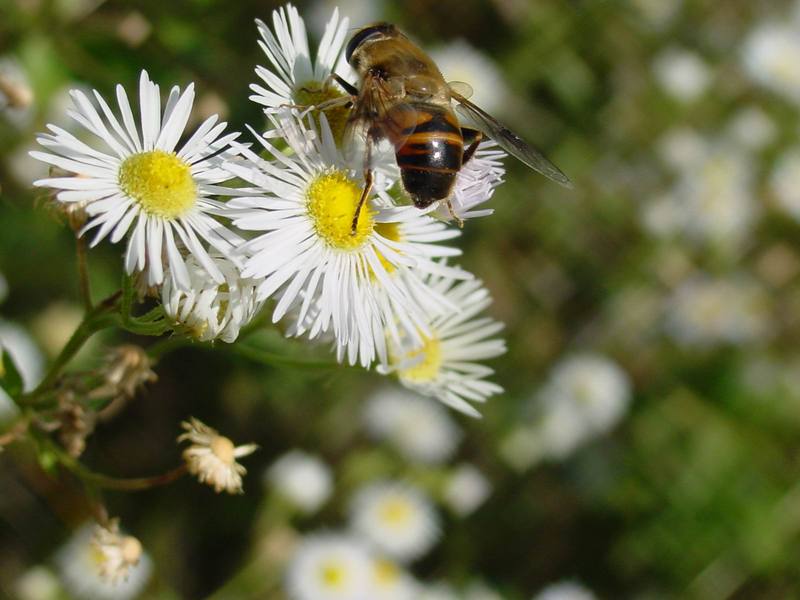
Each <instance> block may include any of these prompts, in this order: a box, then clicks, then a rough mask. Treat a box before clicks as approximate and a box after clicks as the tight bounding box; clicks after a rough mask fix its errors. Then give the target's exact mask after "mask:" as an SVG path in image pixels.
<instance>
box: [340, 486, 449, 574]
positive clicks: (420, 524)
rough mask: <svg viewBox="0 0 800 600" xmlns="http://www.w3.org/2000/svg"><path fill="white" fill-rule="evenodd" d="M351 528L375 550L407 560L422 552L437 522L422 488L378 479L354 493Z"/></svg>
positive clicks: (431, 539) (435, 534) (435, 535)
mask: <svg viewBox="0 0 800 600" xmlns="http://www.w3.org/2000/svg"><path fill="white" fill-rule="evenodd" d="M350 515H351V524H352V527H353V529H354V530H355V531H356V532H357V533H358V534H359V535H361V536H363V537H364V539H366V540H368V541H369V542H370V543H371V544H373V545H374V546H375V547H376V548H377V549H378V550H380V551H381V552H384V553H386V554H387V555H389V556H391V557H393V558H396V559H397V560H400V561H403V562H407V561H410V560H414V559H416V558H419V557H420V556H422V555H423V554H425V553H426V552H427V551H428V550H429V549H430V548H431V547H432V546H433V544H434V542H435V541H436V539H437V538H438V536H439V523H438V518H437V515H436V513H435V512H434V509H433V506H432V505H431V503H430V501H429V500H428V499H427V498H426V497H425V496H424V495H423V494H422V492H421V491H420V490H418V489H416V488H413V487H411V486H409V485H406V484H403V483H398V482H378V483H373V484H370V485H368V486H367V487H363V488H361V489H360V490H358V492H357V493H356V495H355V497H354V498H353V501H352V503H351V509H350Z"/></svg>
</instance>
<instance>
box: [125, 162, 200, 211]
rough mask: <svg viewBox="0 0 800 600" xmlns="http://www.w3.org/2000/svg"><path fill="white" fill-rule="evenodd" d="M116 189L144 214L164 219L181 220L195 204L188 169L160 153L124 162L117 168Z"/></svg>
mask: <svg viewBox="0 0 800 600" xmlns="http://www.w3.org/2000/svg"><path fill="white" fill-rule="evenodd" d="M119 186H120V188H121V189H122V191H123V192H125V194H127V195H128V196H129V197H130V198H133V199H134V200H136V202H138V203H139V204H140V205H141V207H142V208H143V209H144V210H145V212H147V213H148V214H151V215H154V216H157V217H163V218H165V219H174V218H175V217H179V216H181V215H182V214H184V213H185V212H186V211H187V210H189V209H190V208H191V207H192V206H194V203H195V201H196V200H197V186H196V185H195V183H194V179H192V173H191V171H190V170H189V165H187V164H186V163H185V162H183V161H182V160H181V159H180V158H178V157H177V156H175V155H174V154H172V153H170V152H164V151H163V150H151V151H149V152H140V153H138V154H133V155H132V156H129V157H128V158H126V159H125V160H124V161H123V163H122V165H121V166H120V168H119Z"/></svg>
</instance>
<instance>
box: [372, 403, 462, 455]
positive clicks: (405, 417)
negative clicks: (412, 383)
mask: <svg viewBox="0 0 800 600" xmlns="http://www.w3.org/2000/svg"><path fill="white" fill-rule="evenodd" d="M364 422H365V424H366V427H367V431H369V433H370V434H371V435H372V436H373V437H374V438H376V439H385V440H387V441H388V442H389V443H390V444H392V445H393V446H394V447H395V448H396V449H397V450H398V451H400V452H401V453H402V454H403V455H404V456H405V457H406V458H408V459H410V460H415V461H419V462H423V463H429V464H437V463H442V462H444V461H446V460H447V459H448V458H450V457H451V456H452V455H453V452H454V451H455V449H456V445H457V444H458V441H459V440H460V438H461V431H460V430H459V428H458V426H457V425H456V424H455V422H454V421H453V419H452V418H451V417H450V415H449V414H448V413H447V411H446V410H445V409H444V408H442V406H441V405H440V404H437V403H436V402H435V401H433V400H429V399H428V398H422V397H420V396H418V395H417V394H415V393H413V392H406V391H401V390H395V389H391V388H386V389H382V390H380V391H378V392H377V393H376V394H374V395H373V396H372V397H371V398H370V399H369V400H367V403H366V405H365V410H364Z"/></svg>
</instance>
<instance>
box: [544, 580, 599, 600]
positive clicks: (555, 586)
mask: <svg viewBox="0 0 800 600" xmlns="http://www.w3.org/2000/svg"><path fill="white" fill-rule="evenodd" d="M595 598H596V596H595V595H594V594H593V593H592V591H591V590H589V589H588V588H586V587H584V586H583V585H581V584H580V583H577V582H575V581H561V582H558V583H552V584H550V585H548V586H547V587H545V588H543V589H542V590H541V591H540V592H539V593H538V594H536V595H535V596H534V597H533V600H595Z"/></svg>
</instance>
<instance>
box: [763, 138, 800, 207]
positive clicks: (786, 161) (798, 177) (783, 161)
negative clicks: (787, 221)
mask: <svg viewBox="0 0 800 600" xmlns="http://www.w3.org/2000/svg"><path fill="white" fill-rule="evenodd" d="M769 184H770V188H771V189H772V192H773V194H774V195H775V199H776V200H777V204H778V207H779V208H780V209H781V210H783V211H784V212H785V213H786V214H788V215H789V216H791V217H792V218H794V219H795V220H798V221H800V146H795V147H793V148H789V149H788V150H786V151H785V152H784V153H783V154H782V155H781V156H780V158H779V159H778V160H777V161H776V164H775V167H774V169H773V170H772V173H771V175H770V178H769Z"/></svg>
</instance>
